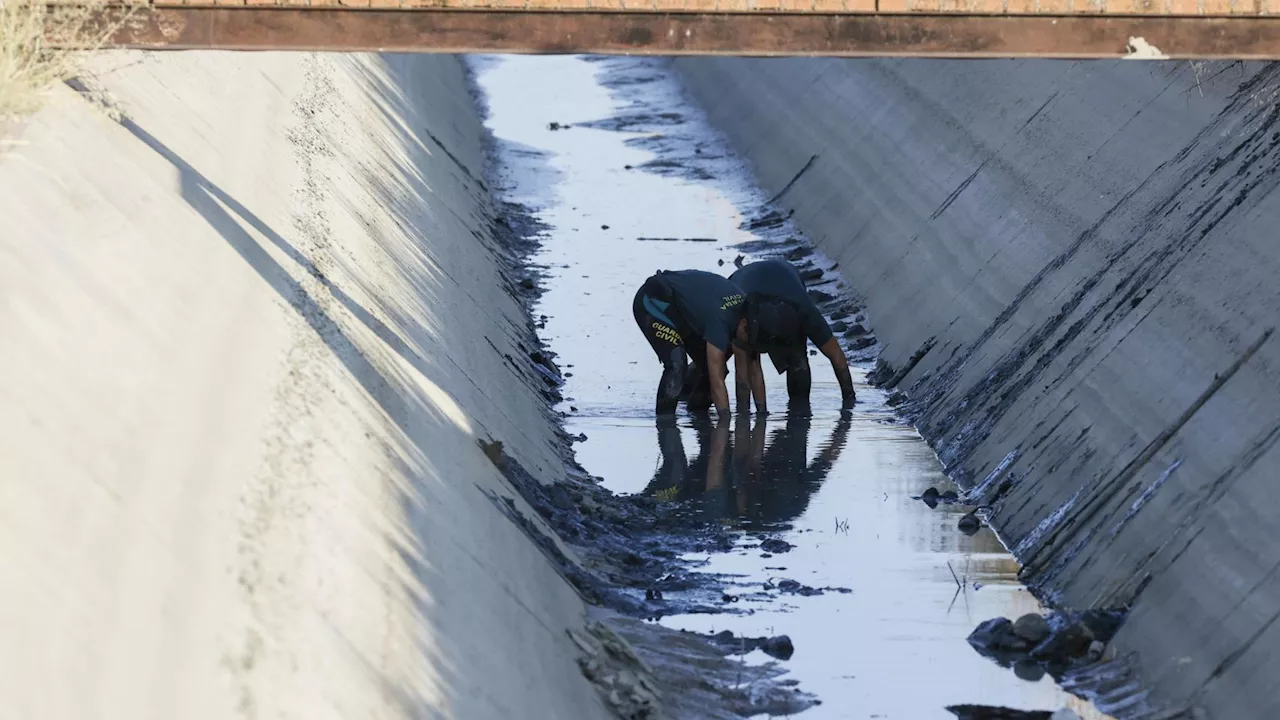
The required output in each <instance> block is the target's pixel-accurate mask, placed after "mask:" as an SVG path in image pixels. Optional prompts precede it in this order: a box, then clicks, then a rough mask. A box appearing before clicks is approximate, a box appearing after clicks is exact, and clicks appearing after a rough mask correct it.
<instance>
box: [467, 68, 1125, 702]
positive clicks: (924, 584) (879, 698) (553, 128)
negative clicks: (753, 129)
mask: <svg viewBox="0 0 1280 720" xmlns="http://www.w3.org/2000/svg"><path fill="white" fill-rule="evenodd" d="M472 62H473V67H474V68H475V69H476V71H477V75H478V79H479V83H480V86H481V88H482V89H483V91H484V93H485V95H486V102H487V104H488V113H489V114H488V121H487V122H488V126H489V127H490V129H491V130H492V132H493V133H494V135H495V138H496V140H497V146H498V147H499V148H500V150H499V158H498V164H499V166H500V167H501V168H502V177H501V185H502V187H500V188H499V191H500V193H501V194H502V196H503V198H504V199H505V200H507V201H509V202H513V203H519V204H521V205H524V206H526V207H529V208H532V209H533V210H534V212H535V215H536V218H537V220H538V221H539V222H540V223H541V224H542V225H541V228H540V235H541V237H540V241H541V245H540V249H539V250H538V251H537V252H536V253H535V255H534V258H533V259H534V263H535V267H536V269H537V270H538V271H539V278H538V279H539V282H540V285H541V287H542V288H543V291H542V293H541V295H540V296H539V298H538V300H537V304H536V306H535V310H534V312H535V317H537V318H539V319H540V320H541V322H540V323H539V326H540V334H541V338H542V340H543V341H544V343H546V345H547V346H548V348H549V349H550V351H551V353H554V357H553V358H547V365H548V367H550V368H551V369H550V370H549V371H548V372H549V374H551V375H553V376H556V375H559V376H560V377H562V379H563V386H562V387H559V392H561V393H562V396H563V400H562V402H561V403H560V405H559V409H560V410H561V411H562V412H563V413H564V414H565V423H566V427H567V430H568V432H569V434H570V436H572V437H574V438H575V439H576V440H577V441H578V442H577V443H576V445H575V449H576V454H577V459H578V461H579V462H580V463H581V464H582V466H583V467H584V468H585V469H586V471H587V472H588V473H590V474H591V475H593V476H596V478H598V479H599V481H600V484H601V486H602V487H603V488H604V489H607V490H608V491H611V492H612V493H617V494H619V495H622V496H625V497H624V500H625V502H623V503H622V505H620V506H627V504H628V503H629V504H630V505H629V507H633V508H638V509H637V510H636V512H639V513H642V514H644V516H645V517H646V518H648V519H647V520H645V521H644V524H645V525H646V527H648V528H649V529H650V530H653V529H654V527H655V522H656V521H654V520H653V517H658V518H661V522H660V523H659V525H661V524H663V523H665V526H666V527H676V526H681V525H682V526H683V527H685V528H699V529H700V530H699V531H698V533H697V534H696V535H695V536H694V537H695V538H696V540H692V541H691V540H690V539H689V537H688V535H687V534H686V536H685V537H684V539H683V540H681V541H679V542H673V543H672V548H674V550H673V553H674V554H678V556H679V558H680V559H681V560H682V561H683V562H685V563H687V564H688V565H689V566H691V567H693V568H696V569H697V570H698V571H700V572H701V573H704V574H706V576H708V577H714V578H715V579H716V580H717V582H718V586H717V587H718V590H717V591H716V593H715V594H714V596H710V597H709V596H707V594H706V589H707V586H706V585H697V587H696V588H694V589H692V590H693V591H695V592H699V591H700V592H701V593H702V594H701V595H698V596H697V597H696V598H695V599H694V600H691V601H689V602H685V603H679V602H675V603H672V602H671V601H673V600H675V599H677V598H678V597H679V596H680V595H681V593H683V592H685V591H686V590H685V589H684V588H682V587H681V586H680V585H679V584H678V583H677V584H675V585H668V586H665V587H664V586H663V585H662V581H664V580H669V577H655V578H652V579H650V580H646V581H644V582H647V583H648V587H647V588H646V589H640V588H638V587H636V586H637V585H638V584H642V583H639V582H637V581H636V580H635V578H634V577H631V578H630V579H628V580H625V581H623V580H620V581H619V587H620V588H623V586H629V587H626V588H623V589H619V591H618V592H619V593H621V594H624V595H627V594H628V593H629V595H628V597H629V598H630V600H628V602H629V603H631V605H630V606H631V607H633V608H634V609H636V611H637V612H636V613H633V614H637V613H639V614H643V613H644V612H646V610H645V608H647V609H648V610H647V612H649V614H650V615H652V616H654V617H659V616H660V618H661V619H660V620H659V622H661V624H663V625H664V626H667V627H669V628H675V629H680V630H690V631H695V632H698V633H702V634H714V633H720V632H723V631H730V632H731V633H732V635H731V636H730V635H724V636H721V638H722V640H723V641H724V642H725V643H728V644H733V643H735V642H736V643H737V644H738V645H739V647H738V653H739V654H741V655H742V656H743V660H744V661H745V662H748V663H763V662H765V661H768V660H770V659H771V657H772V658H778V659H780V660H782V667H784V668H785V669H787V670H789V671H790V673H789V675H788V677H789V678H791V679H794V680H797V681H799V684H800V686H801V688H802V689H803V690H805V691H806V692H809V693H814V694H816V695H817V697H818V698H819V699H820V700H821V704H820V705H818V706H816V707H814V708H812V709H809V710H807V711H806V712H805V716H806V717H813V718H821V717H830V718H946V717H953V716H954V715H955V713H953V712H948V710H946V708H948V707H959V706H986V707H1008V708H1014V709H1021V710H1026V711H1044V712H1053V711H1056V710H1059V709H1061V708H1063V707H1070V708H1073V709H1075V711H1076V712H1077V713H1079V714H1080V716H1081V717H1084V718H1100V717H1104V716H1103V715H1101V714H1100V713H1099V712H1097V711H1096V710H1094V709H1093V708H1092V707H1090V706H1089V705H1088V704H1087V703H1085V702H1083V701H1081V700H1079V699H1077V698H1075V697H1073V696H1071V695H1069V694H1068V693H1066V692H1064V691H1063V690H1061V689H1060V688H1058V687H1057V686H1056V685H1055V684H1054V683H1053V681H1052V676H1051V675H1049V674H1045V673H1039V674H1036V673H1033V672H1022V673H1015V672H1013V671H1011V670H1010V669H1007V668H1005V667H1002V666H1001V664H999V663H997V662H992V661H991V660H989V659H987V658H984V657H982V656H981V655H979V654H978V653H977V652H975V650H974V648H973V647H971V646H970V644H969V643H968V642H966V639H967V638H968V637H969V636H970V633H972V632H973V631H974V628H975V627H976V626H978V625H979V624H980V623H983V622H984V621H987V620H989V619H992V618H997V617H1002V616H1003V617H1008V618H1010V619H1015V618H1018V617H1019V616H1022V615H1023V614H1025V613H1030V612H1037V611H1039V610H1040V609H1041V608H1040V607H1039V604H1038V602H1037V601H1036V599H1035V598H1034V597H1032V596H1031V595H1030V594H1029V593H1028V592H1027V591H1026V590H1025V589H1024V588H1023V587H1022V586H1021V585H1020V584H1019V583H1018V582H1017V579H1016V574H1017V571H1018V566H1017V564H1016V562H1015V561H1014V560H1013V559H1012V557H1011V556H1010V555H1009V554H1008V553H1007V552H1006V550H1005V549H1004V547H1003V546H1002V545H1001V543H1000V541H999V539H998V538H997V537H995V536H994V535H993V534H992V532H991V531H990V529H989V528H987V527H985V526H984V525H982V524H981V523H978V524H977V525H976V526H972V527H967V528H965V530H968V531H969V532H963V531H962V527H961V526H962V522H961V521H962V519H966V518H968V519H970V520H972V519H976V518H975V517H974V516H972V515H970V512H971V511H972V510H973V508H972V507H969V506H965V505H963V504H960V503H959V502H956V501H955V498H954V496H952V495H949V494H948V493H954V492H955V491H956V490H957V488H955V487H954V486H953V485H952V484H951V483H950V482H949V481H948V480H947V478H946V477H945V475H944V474H943V471H942V468H941V466H940V465H939V463H938V460H937V458H936V457H935V456H934V454H933V452H932V451H931V450H930V448H929V447H928V446H927V445H926V444H925V442H924V441H923V440H922V439H921V438H920V437H919V435H918V434H917V433H916V432H915V431H914V430H913V429H912V428H911V427H910V426H909V425H907V424H906V423H905V422H903V421H902V420H901V419H900V418H898V417H897V415H896V414H895V411H894V409H893V406H894V405H895V404H896V402H895V401H894V399H893V398H892V396H891V394H890V393H889V392H887V391H884V390H879V389H874V388H871V387H868V386H866V385H865V383H864V382H863V380H864V378H865V375H866V373H867V372H868V370H870V360H871V359H872V358H873V357H874V353H875V346H876V342H875V338H874V334H873V332H872V331H871V329H872V328H874V324H873V320H874V319H868V318H866V317H865V315H864V314H863V313H862V311H861V307H860V306H859V304H858V303H857V301H856V297H855V296H854V294H853V291H852V289H851V288H849V287H847V286H846V285H845V283H844V282H843V280H842V279H841V278H840V276H839V274H838V268H834V267H833V266H832V263H831V262H830V261H828V260H827V259H826V258H823V257H822V256H821V255H820V254H818V253H814V252H812V251H811V250H810V249H809V248H808V247H807V245H806V243H805V242H804V240H803V238H800V237H799V236H798V235H797V234H796V233H795V232H794V231H793V229H792V228H791V227H790V225H789V223H788V222H787V220H786V218H785V217H782V216H779V215H776V214H770V213H769V212H768V210H767V209H766V205H767V202H768V200H769V198H767V197H764V196H762V195H761V194H760V193H759V191H758V190H756V188H755V187H754V186H753V184H752V183H751V182H750V176H749V171H748V169H747V168H746V167H745V166H743V165H742V164H741V163H740V161H738V160H737V159H735V158H733V157H732V156H730V154H729V153H727V152H726V151H725V149H724V143H723V142H722V141H721V139H720V138H719V137H718V136H717V134H716V133H714V132H713V131H712V130H710V128H709V127H708V126H707V125H706V123H705V121H704V120H703V119H702V117H701V115H700V113H699V112H698V111H697V110H696V109H695V108H693V107H691V106H690V105H689V103H688V102H687V101H686V100H685V99H684V98H683V96H682V94H681V92H680V89H679V86H678V85H677V84H676V82H675V80H674V79H673V78H672V76H671V75H670V74H669V73H668V72H667V70H666V68H665V65H664V63H663V62H662V61H660V60H652V59H633V58H614V59H598V58H576V57H529V58H488V57H486V58H475V59H473V61H472ZM801 172H803V170H801ZM784 192H785V190H784ZM764 255H780V256H783V257H786V258H787V259H788V260H790V261H792V262H794V263H796V264H797V265H798V266H799V267H800V268H801V270H802V272H803V274H804V277H805V279H806V282H808V283H809V284H810V287H811V295H812V296H813V297H814V298H815V299H816V300H817V301H818V302H819V303H820V305H821V306H822V307H823V309H824V311H826V312H827V313H828V316H829V317H830V318H831V319H832V321H833V325H836V324H839V325H837V327H836V329H837V332H838V334H839V335H840V337H841V338H842V342H843V343H844V344H845V345H846V348H848V349H849V350H850V356H851V358H853V359H854V360H860V361H862V362H861V363H860V364H859V365H856V366H855V367H854V368H853V372H854V379H855V383H857V384H858V400H859V401H858V404H857V406H856V408H855V409H854V411H853V412H852V413H849V412H842V411H840V410H839V390H838V387H837V385H836V383H835V378H834V375H833V373H832V372H831V369H830V367H829V366H828V365H827V364H826V363H825V361H823V359H822V358H821V357H820V356H818V357H815V358H814V373H813V375H814V384H813V404H812V412H811V413H809V414H800V413H794V414H793V413H788V412H785V411H783V412H775V414H773V415H770V416H768V417H765V418H761V417H742V416H740V417H735V418H723V419H717V418H699V417H695V416H690V415H687V414H685V413H684V412H683V411H682V412H681V414H680V415H679V416H678V417H677V418H675V419H671V418H667V419H660V418H655V417H654V413H653V394H654V390H655V386H656V383H657V380H658V376H659V374H660V371H661V366H660V365H659V363H658V361H657V359H656V358H655V357H654V355H653V353H652V351H651V350H650V349H649V347H648V345H647V343H646V342H645V341H644V339H643V337H642V336H641V334H640V332H639V331H638V330H637V328H636V327H635V323H634V321H633V319H632V317H631V311H630V308H631V298H632V296H633V294H634V292H635V290H636V288H637V287H638V286H639V284H640V283H642V282H643V280H644V279H645V278H646V277H648V276H649V275H650V274H652V273H653V272H654V271H655V270H658V269H682V268H699V269H706V270H711V271H718V272H720V273H722V274H725V275H728V274H729V273H730V272H731V271H732V269H733V266H734V265H735V264H738V263H741V262H748V261H750V260H751V259H753V258H756V257H760V256H764ZM558 382H559V380H558V379H557V383H558ZM766 382H767V384H768V387H769V395H770V403H769V405H770V407H773V408H777V409H784V408H786V397H785V384H784V383H783V382H782V378H781V377H779V376H769V377H767V378H766ZM931 489H932V492H930V491H931ZM529 492H530V493H535V494H536V493H542V492H543V491H542V490H539V489H536V488H531V489H529ZM594 492H595V491H579V493H578V494H577V495H575V496H573V497H559V498H557V497H556V496H555V495H554V494H553V492H552V491H546V495H545V497H544V498H543V503H542V507H547V508H549V509H548V510H547V511H546V513H545V514H547V515H553V514H555V512H556V511H555V510H554V507H560V506H563V507H565V508H568V507H571V506H573V507H582V506H583V505H584V500H583V498H584V497H590V496H593V493H594ZM586 504H588V505H591V506H593V507H594V506H596V505H598V502H597V501H594V500H592V501H590V502H589V503H586ZM534 505H535V507H537V506H539V505H538V503H536V502H535V503H534ZM575 512H576V511H575ZM593 512H594V511H593ZM629 512H630V511H626V512H623V513H622V514H621V515H620V514H618V512H617V511H609V512H605V513H603V514H601V515H599V516H598V521H597V522H604V523H606V524H607V523H609V522H618V523H621V524H623V525H625V523H626V522H627V518H628V517H632V516H631V515H629V514H628V513H629ZM611 513H612V514H611ZM657 530H658V531H663V527H657ZM655 537H657V536H655V535H649V536H645V538H644V539H643V540H641V541H637V546H638V547H639V546H640V545H643V546H644V548H646V549H647V550H646V551H647V552H651V553H652V552H654V548H653V545H652V543H654V542H657V541H656V540H655ZM646 557H649V556H646V555H643V554H641V557H640V562H641V563H642V562H643V561H644V559H645V558H646ZM780 636H786V638H787V641H788V642H787V643H785V644H783V643H782V641H781V640H778V639H777V638H779V637H780ZM743 638H755V639H756V640H754V641H748V640H743ZM770 639H772V640H770ZM728 651H729V652H732V651H733V649H732V648H729V649H728ZM1005 664H1015V663H1005ZM1020 675H1021V676H1022V677H1026V678H1032V679H1022V677H1020ZM965 712H970V711H969V710H966V711H965ZM981 712H982V711H981V710H980V709H979V710H976V711H973V712H972V713H971V714H970V715H965V716H966V717H984V715H982V714H981ZM1009 716H1010V717H1013V716H1014V715H1009ZM1031 716H1037V715H1031ZM1038 716H1039V717H1047V715H1043V714H1041V715H1038ZM985 717H1000V715H998V714H988V715H985Z"/></svg>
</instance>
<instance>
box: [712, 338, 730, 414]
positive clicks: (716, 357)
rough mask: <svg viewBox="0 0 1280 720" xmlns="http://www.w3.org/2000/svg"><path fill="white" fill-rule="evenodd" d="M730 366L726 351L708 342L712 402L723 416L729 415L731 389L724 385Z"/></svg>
mask: <svg viewBox="0 0 1280 720" xmlns="http://www.w3.org/2000/svg"><path fill="white" fill-rule="evenodd" d="M728 366H729V363H728V358H727V357H725V353H724V351H723V350H721V349H720V348H718V347H716V346H715V345H712V344H711V343H709V342H708V343H707V376H708V377H707V381H708V383H710V385H711V402H712V403H713V404H714V405H715V406H716V412H718V413H720V414H721V415H727V414H728V413H729V388H728V387H726V386H725V383H724V378H725V375H727V374H728V372H727V369H728Z"/></svg>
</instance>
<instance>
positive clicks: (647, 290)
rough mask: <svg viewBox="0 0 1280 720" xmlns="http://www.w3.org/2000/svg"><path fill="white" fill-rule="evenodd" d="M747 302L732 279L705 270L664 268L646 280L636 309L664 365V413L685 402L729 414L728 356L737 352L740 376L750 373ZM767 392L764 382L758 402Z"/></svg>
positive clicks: (661, 400)
mask: <svg viewBox="0 0 1280 720" xmlns="http://www.w3.org/2000/svg"><path fill="white" fill-rule="evenodd" d="M745 300H746V296H745V294H744V293H743V292H742V290H740V289H739V288H738V287H737V286H736V285H734V284H733V283H731V282H729V280H727V279H725V278H724V277H721V276H720V275H717V274H715V273H710V272H704V271H702V270H674V271H672V270H661V271H659V272H658V273H657V274H655V275H653V276H652V277H650V278H648V279H647V280H645V281H644V284H643V285H642V286H641V287H640V290H639V291H637V292H636V296H635V300H634V301H633V302H632V305H631V311H632V314H633V315H634V316H635V319H636V324H637V325H639V326H640V331H641V332H642V333H644V336H645V338H647V339H648V340H649V345H650V346H651V347H653V352H654V353H655V354H657V356H658V360H659V361H660V362H662V366H663V370H662V378H661V379H660V380H659V381H658V393H657V402H656V410H657V412H658V414H660V415H661V414H665V413H672V412H675V410H676V406H677V405H678V403H679V402H680V400H681V399H684V400H685V404H686V406H687V407H688V408H689V409H690V410H695V411H701V410H706V409H707V408H708V407H709V406H710V405H715V407H716V410H717V411H718V412H720V413H722V414H723V413H727V412H729V391H728V389H727V388H726V387H725V377H726V376H727V375H728V374H729V370H728V355H729V354H730V353H733V355H734V362H735V368H736V369H737V370H738V371H739V372H742V373H745V372H747V371H748V365H747V363H748V353H747V350H746V345H745V340H746V337H747V335H746V323H745V320H744V317H743V303H744V301H745ZM735 338H737V339H738V342H734V339H735ZM690 359H692V361H693V368H690V367H689V360H690ZM743 377H745V375H743ZM763 392H764V386H763V384H762V385H761V386H760V393H761V395H760V397H759V398H758V402H763ZM739 407H740V409H741V400H739ZM747 407H750V400H749V398H748V402H747Z"/></svg>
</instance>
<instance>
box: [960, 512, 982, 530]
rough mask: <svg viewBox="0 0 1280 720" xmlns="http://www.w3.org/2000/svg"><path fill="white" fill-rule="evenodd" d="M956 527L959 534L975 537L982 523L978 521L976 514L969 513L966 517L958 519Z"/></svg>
mask: <svg viewBox="0 0 1280 720" xmlns="http://www.w3.org/2000/svg"><path fill="white" fill-rule="evenodd" d="M958 527H959V528H960V532H962V533H964V534H965V535H977V534H978V531H979V530H981V529H982V521H981V520H979V519H978V516H977V514H975V513H969V514H968V515H965V516H964V517H962V518H960V523H959V524H958Z"/></svg>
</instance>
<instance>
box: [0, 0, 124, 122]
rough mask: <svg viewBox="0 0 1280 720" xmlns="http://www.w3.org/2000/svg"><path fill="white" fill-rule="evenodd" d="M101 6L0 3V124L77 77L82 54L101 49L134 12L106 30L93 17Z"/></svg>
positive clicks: (94, 0) (95, 1)
mask: <svg viewBox="0 0 1280 720" xmlns="http://www.w3.org/2000/svg"><path fill="white" fill-rule="evenodd" d="M104 4H105V3H104V2H103V1H102V0H85V3H84V4H76V5H72V4H65V5H57V6H53V7H50V6H47V5H45V4H44V3H43V2H25V1H24V2H15V1H14V0H0V123H2V122H4V121H7V120H11V119H13V118H15V117H19V116H21V115H25V114H27V113H31V112H34V111H35V110H36V109H38V108H39V107H40V104H41V102H42V101H43V99H44V96H45V94H46V93H47V92H48V89H49V87H50V86H52V85H54V84H56V83H59V82H61V81H63V80H66V79H68V78H70V77H73V76H75V75H76V74H78V69H79V67H78V66H79V61H80V58H81V57H82V53H83V52H84V51H86V50H90V51H91V50H97V49H99V48H101V47H102V46H103V44H104V43H106V41H107V40H108V39H109V38H110V37H111V35H112V34H113V33H114V32H115V31H116V30H117V29H119V27H120V25H121V24H122V23H124V22H127V21H128V20H129V19H130V18H131V15H132V12H133V10H136V8H137V6H132V7H131V9H130V10H129V11H127V12H125V13H124V14H122V15H121V17H120V18H119V19H118V20H116V21H113V22H112V23H111V24H110V25H109V26H108V25H104V24H103V23H102V22H101V20H100V18H99V16H98V14H97V11H98V10H100V9H101V8H102V7H103V5H104ZM67 48H77V49H76V50H70V49H67Z"/></svg>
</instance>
